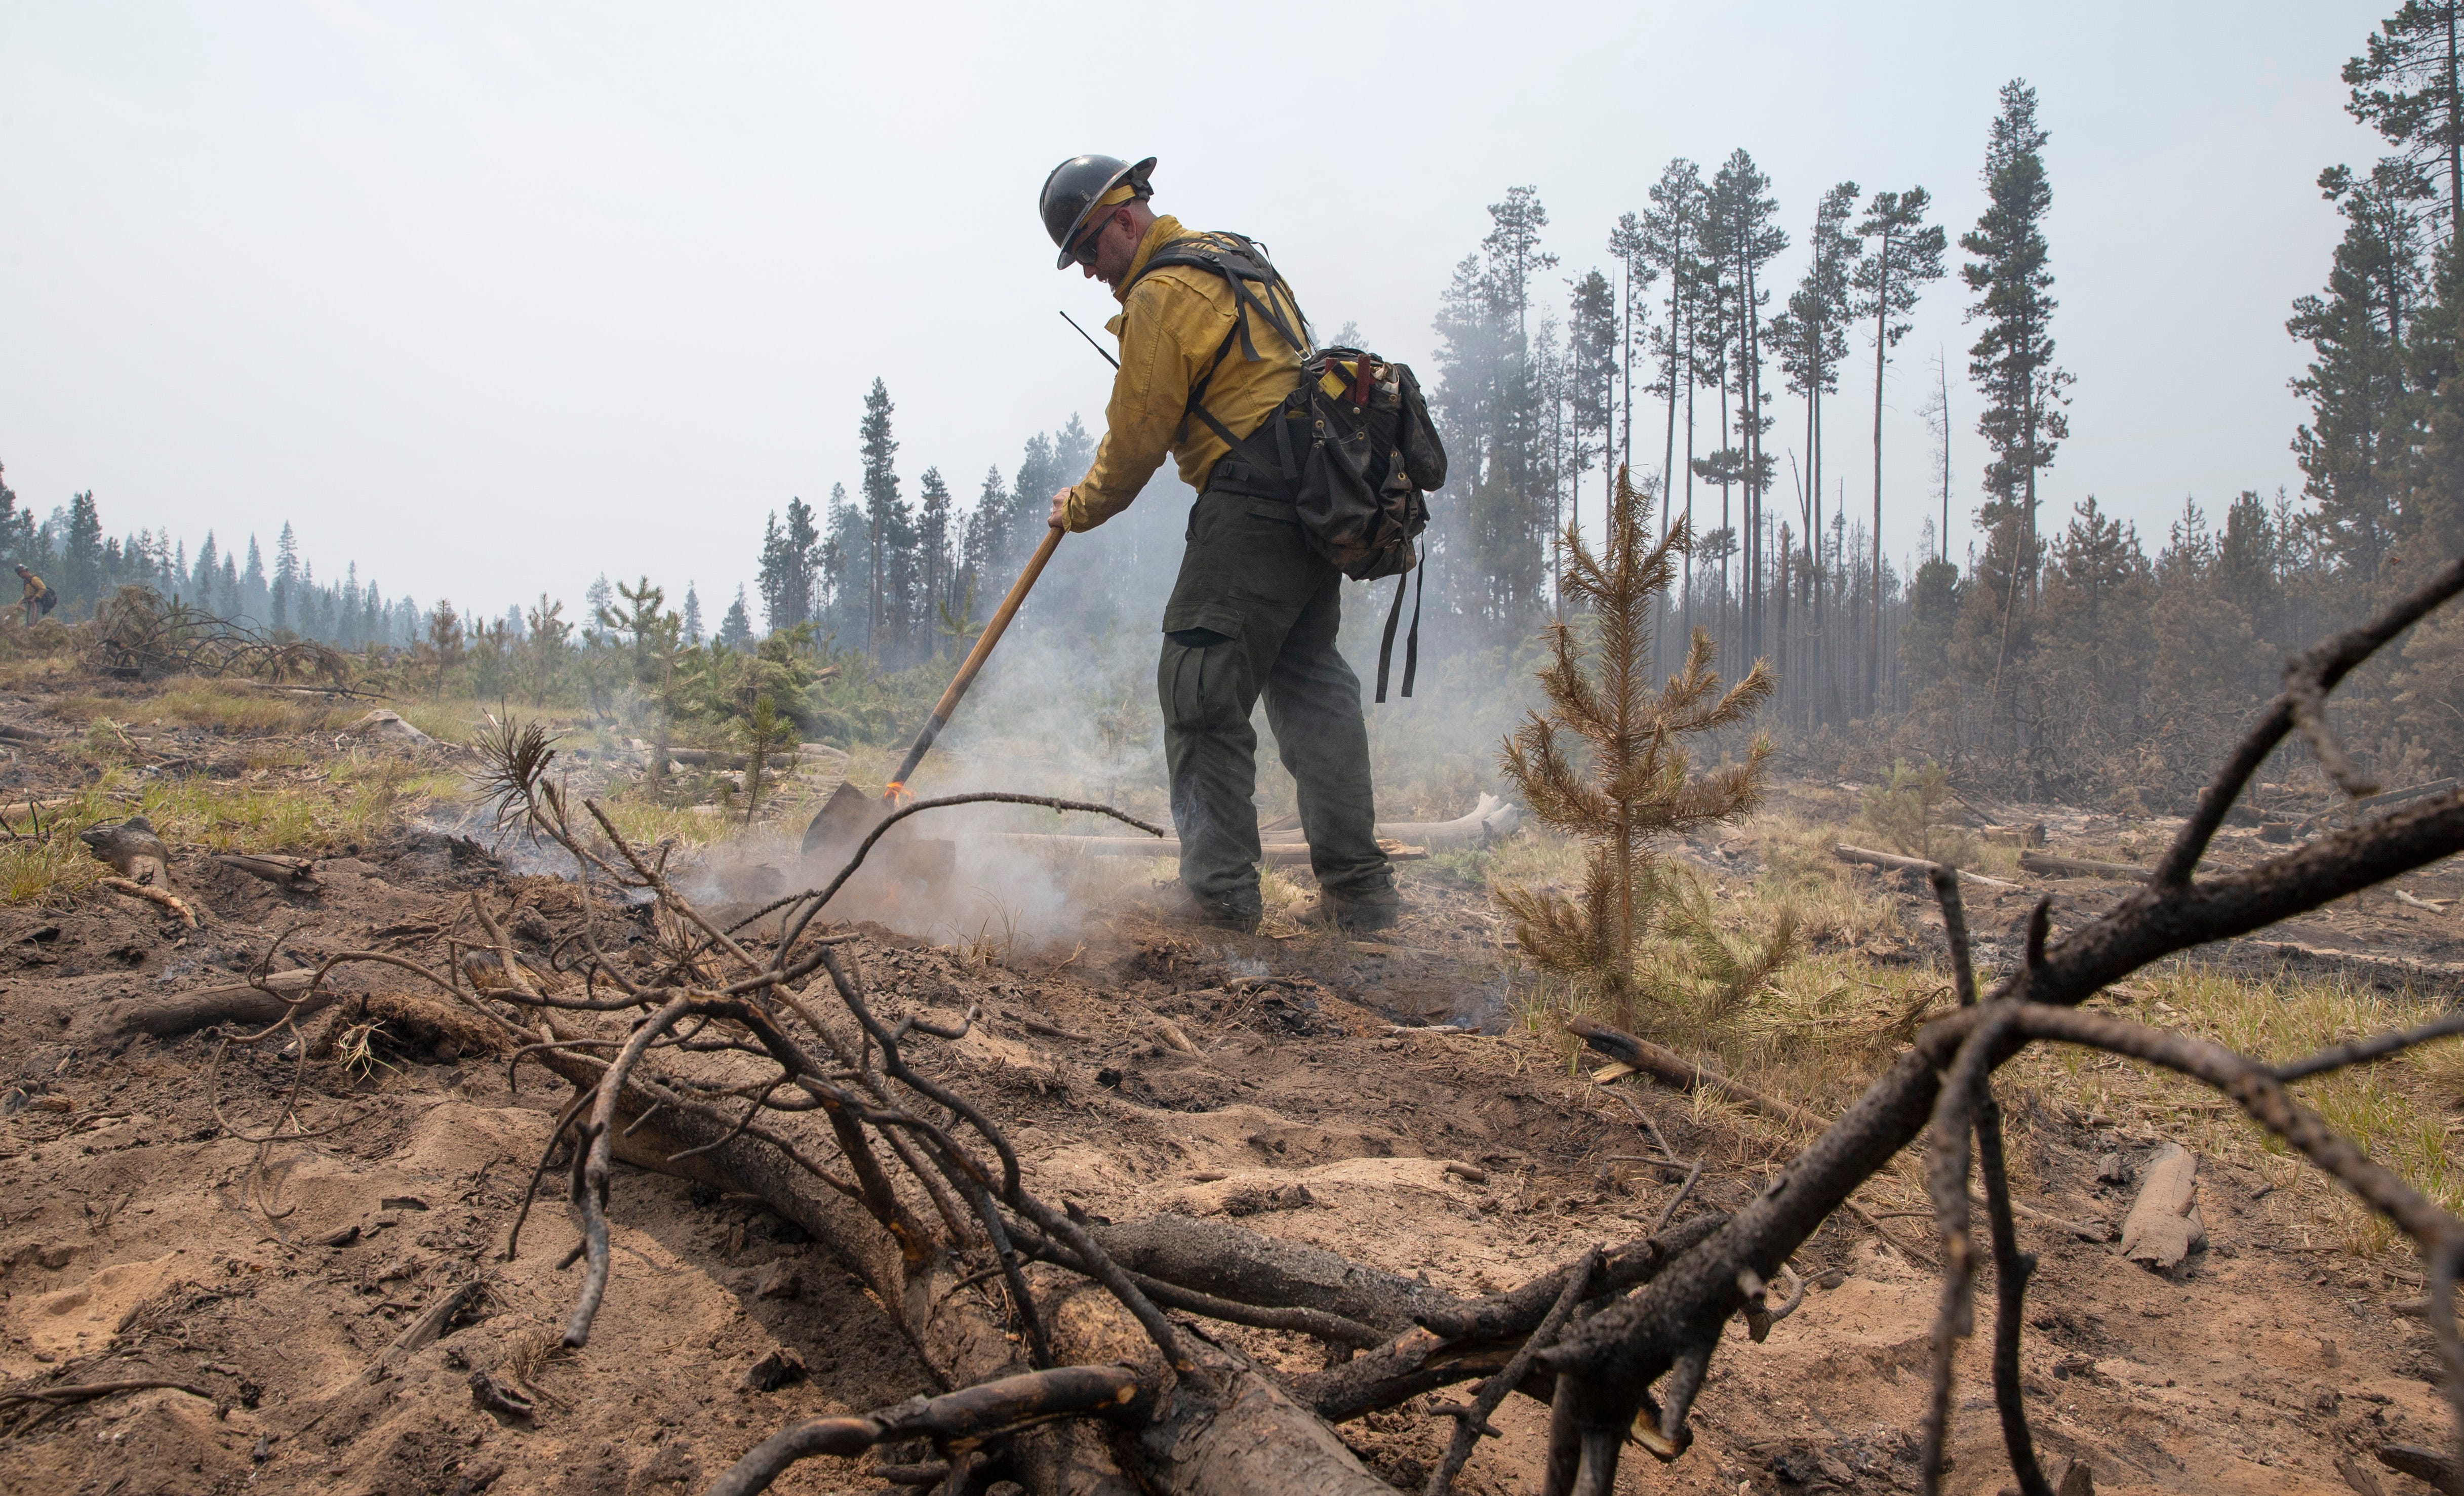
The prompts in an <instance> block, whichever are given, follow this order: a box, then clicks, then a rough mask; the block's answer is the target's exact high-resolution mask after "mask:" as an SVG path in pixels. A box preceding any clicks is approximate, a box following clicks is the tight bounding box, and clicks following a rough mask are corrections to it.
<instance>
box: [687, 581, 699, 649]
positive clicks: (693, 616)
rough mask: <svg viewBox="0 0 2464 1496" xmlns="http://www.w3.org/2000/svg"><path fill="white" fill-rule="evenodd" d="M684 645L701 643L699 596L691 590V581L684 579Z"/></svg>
mask: <svg viewBox="0 0 2464 1496" xmlns="http://www.w3.org/2000/svg"><path fill="white" fill-rule="evenodd" d="M685 643H687V644H691V645H699V644H700V643H701V594H700V593H698V592H696V591H694V590H693V579H692V578H690V577H688V578H686V579H685Z"/></svg>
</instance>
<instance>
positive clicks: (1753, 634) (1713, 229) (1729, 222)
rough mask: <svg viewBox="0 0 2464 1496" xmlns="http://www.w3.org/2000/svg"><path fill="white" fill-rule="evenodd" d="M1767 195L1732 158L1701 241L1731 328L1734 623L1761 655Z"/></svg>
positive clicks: (1770, 246)
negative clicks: (1738, 506) (1736, 523)
mask: <svg viewBox="0 0 2464 1496" xmlns="http://www.w3.org/2000/svg"><path fill="white" fill-rule="evenodd" d="M1770 192H1771V178H1769V177H1767V176H1765V175H1763V173H1762V170H1761V168H1759V167H1757V166H1756V165H1754V159H1753V157H1751V156H1749V155H1748V154H1747V153H1746V152H1745V151H1744V150H1742V149H1740V150H1736V151H1732V152H1730V153H1729V156H1728V159H1727V161H1726V162H1724V163H1722V165H1721V166H1720V169H1719V171H1718V172H1717V173H1716V174H1715V175H1714V176H1713V177H1712V179H1711V194H1710V201H1709V206H1708V211H1707V216H1706V234H1705V248H1706V250H1707V251H1708V252H1709V254H1710V258H1711V259H1712V261H1713V263H1714V264H1715V265H1716V266H1717V267H1718V274H1719V275H1720V277H1721V292H1722V300H1723V302H1724V303H1726V310H1727V313H1728V315H1729V316H1730V317H1731V318H1732V319H1733V321H1732V323H1731V325H1732V326H1733V328H1734V329H1735V339H1736V341H1735V343H1734V372H1735V394H1736V400H1737V410H1736V414H1737V445H1736V459H1735V473H1736V481H1737V482H1738V483H1739V484H1740V485H1741V487H1742V490H1743V495H1744V501H1745V512H1744V515H1743V516H1742V517H1743V519H1744V528H1743V532H1742V534H1741V536H1740V542H1741V545H1742V558H1743V571H1742V575H1741V576H1740V579H1739V581H1740V583H1741V593H1740V598H1739V602H1740V605H1741V607H1742V612H1741V613H1740V614H1739V623H1740V626H1741V633H1742V640H1743V645H1744V649H1745V652H1746V653H1748V654H1760V653H1761V652H1762V651H1763V638H1762V630H1763V622H1764V620H1763V611H1764V576H1763V571H1764V562H1765V557H1764V555H1763V507H1764V500H1765V498H1766V496H1767V495H1768V494H1769V493H1770V490H1771V473H1772V470H1773V466H1774V464H1773V463H1772V461H1771V456H1770V454H1769V453H1767V452H1765V451H1764V450H1763V437H1764V435H1765V434H1766V433H1768V432H1769V431H1770V429H1771V417H1770V416H1768V415H1766V414H1764V413H1763V408H1764V407H1765V406H1766V405H1768V404H1769V403H1770V398H1771V397H1770V396H1769V395H1767V394H1766V393H1765V392H1764V390H1763V349H1762V315H1763V307H1764V305H1765V304H1766V303H1768V302H1769V300H1770V299H1771V292H1770V291H1769V289H1768V288H1766V287H1765V286H1764V285H1763V283H1762V272H1763V268H1764V267H1765V266H1767V265H1769V264H1770V263H1771V261H1772V260H1773V259H1775V258H1777V257H1778V255H1779V253H1780V252H1781V251H1783V250H1785V249H1787V248H1788V233H1787V231H1785V230H1783V229H1781V228H1780V227H1779V225H1778V224H1777V223H1776V222H1774V221H1773V220H1774V218H1775V216H1776V215H1777V213H1778V211H1779V200H1778V199H1776V198H1774V197H1771V195H1770Z"/></svg>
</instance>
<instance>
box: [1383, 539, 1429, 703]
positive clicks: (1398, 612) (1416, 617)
mask: <svg viewBox="0 0 2464 1496" xmlns="http://www.w3.org/2000/svg"><path fill="white" fill-rule="evenodd" d="M1413 569H1414V570H1415V571H1417V572H1419V575H1420V580H1419V582H1418V583H1412V632H1411V634H1410V636H1409V637H1407V638H1406V639H1405V640H1404V641H1403V694H1404V695H1405V696H1406V697H1408V696H1410V695H1411V694H1412V678H1413V677H1414V676H1416V675H1418V674H1419V672H1420V600H1421V599H1422V598H1424V597H1426V596H1428V592H1429V567H1428V562H1427V561H1425V560H1423V561H1421V563H1420V564H1419V566H1416V567H1414V568H1413ZM1411 582H1412V579H1411V578H1409V577H1397V578H1396V579H1395V605H1394V606H1393V607H1391V608H1389V609H1387V611H1386V637H1385V638H1383V639H1381V640H1379V641H1378V643H1377V704H1378V705H1380V706H1383V705H1385V704H1386V672H1387V671H1388V670H1389V669H1390V668H1392V666H1393V665H1394V662H1395V626H1396V625H1397V624H1399V623H1401V622H1402V621H1403V588H1404V585H1405V584H1406V583H1411Z"/></svg>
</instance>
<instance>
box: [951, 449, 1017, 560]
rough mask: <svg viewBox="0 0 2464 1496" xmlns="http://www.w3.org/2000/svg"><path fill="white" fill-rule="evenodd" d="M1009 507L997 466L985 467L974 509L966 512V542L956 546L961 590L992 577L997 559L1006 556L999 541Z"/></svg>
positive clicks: (1005, 527) (1005, 531) (1001, 541)
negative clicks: (981, 485)
mask: <svg viewBox="0 0 2464 1496" xmlns="http://www.w3.org/2000/svg"><path fill="white" fill-rule="evenodd" d="M1009 507H1010V498H1009V485H1008V484H1006V483H1004V482H1002V481H1001V469H1000V467H998V466H993V467H987V468H986V469H984V486H983V487H982V488H981V489H979V490H978V491H977V494H976V507H975V508H973V509H971V510H969V511H967V523H966V539H964V540H962V541H961V542H960V543H959V546H958V572H959V582H958V586H959V589H960V590H961V591H964V590H966V589H968V588H971V587H973V586H975V585H976V584H977V583H979V581H981V579H983V578H985V577H988V576H990V575H992V573H993V571H994V569H995V567H996V564H997V559H998V558H1001V557H1005V556H1007V555H1008V554H1009V547H1008V545H1007V544H1006V543H1004V540H1003V537H1004V536H1006V535H1007V533H1008V520H1009Z"/></svg>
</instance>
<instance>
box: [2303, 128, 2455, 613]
mask: <svg viewBox="0 0 2464 1496" xmlns="http://www.w3.org/2000/svg"><path fill="white" fill-rule="evenodd" d="M2319 188H2320V191H2321V194H2322V195H2323V196H2324V197H2326V199H2327V200H2328V201H2330V202H2332V203H2334V204H2335V205H2336V208H2337V211H2338V212H2340V213H2341V214H2343V219H2344V236H2343V241H2342V242H2341V243H2339V244H2338V245H2337V246H2336V253H2335V257H2334V259H2333V260H2332V262H2331V263H2330V266H2329V270H2328V275H2327V286H2326V290H2325V292H2324V293H2323V294H2321V295H2317V296H2306V297H2301V298H2299V300H2297V301H2295V302H2294V303H2293V316H2292V318H2291V319H2289V320H2287V321H2286V322H2285V324H2284V326H2285V331H2287V332H2289V333H2291V334H2292V335H2293V336H2294V337H2295V338H2298V339H2299V340H2301V341H2304V342H2307V343H2309V344H2310V347H2311V360H2310V364H2309V367H2308V368H2307V369H2306V370H2305V371H2304V372H2303V373H2302V374H2301V376H2300V377H2299V378H2298V379H2296V380H2294V381H2293V389H2294V391H2295V392H2296V393H2297V394H2299V395H2301V396H2302V397H2304V398H2305V399H2307V400H2308V401H2309V402H2310V420H2309V421H2308V422H2307V423H2305V424H2304V425H2303V426H2302V427H2301V428H2300V429H2299V430H2298V431H2297V432H2295V434H2294V438H2293V451H2294V455H2295V459H2296V460H2297V461H2298V462H2299V464H2300V467H2301V472H2302V474H2303V477H2304V479H2305V481H2304V482H2303V484H2302V493H2303V494H2304V495H2306V496H2307V497H2309V498H2310V500H2311V501H2312V502H2314V503H2316V504H2317V505H2318V506H2319V521H2320V523H2321V526H2322V527H2323V528H2324V531H2325V533H2326V535H2327V537H2328V541H2329V544H2330V546H2331V548H2332V549H2333V551H2334V553H2335V554H2336V556H2337V557H2338V558H2339V559H2340V560H2342V561H2343V562H2344V564H2345V565H2346V566H2347V567H2348V568H2349V569H2350V570H2351V571H2352V572H2353V573H2354V574H2355V575H2357V576H2359V577H2361V578H2362V579H2364V580H2365V581H2368V580H2371V579H2375V578H2376V577H2377V576H2378V574H2379V567H2380V565H2381V563H2382V561H2384V559H2385V557H2386V555H2387V548H2388V546H2389V545H2390V544H2392V543H2393V540H2394V496H2393V493H2392V480H2393V475H2394V473H2395V470H2396V467H2397V465H2398V463H2399V461H2400V459H2401V456H2402V453H2403V451H2404V449H2405V446H2406V443H2407V441H2408V439H2409V433H2410V427H2411V423H2412V416H2413V410H2412V406H2413V404H2414V402H2413V394H2412V389H2411V387H2410V384H2409V379H2408V370H2407V367H2406V352H2407V345H2408V342H2409V341H2410V337H2411V333H2412V327H2413V322H2414V319H2416V318H2417V317H2418V316H2419V315H2420V310H2421V303H2422V301H2423V300H2424V299H2425V296H2426V292H2425V290H2424V287H2423V285H2422V275H2421V253H2422V222H2421V209H2420V208H2419V207H2418V204H2419V201H2420V188H2419V186H2418V179H2417V178H2416V177H2415V176H2414V175H2413V174H2412V173H2411V171H2410V170H2409V168H2408V167H2406V166H2405V165H2403V164H2402V163H2394V164H2386V163H2383V164H2381V165H2380V166H2379V167H2378V168H2377V169H2376V170H2374V171H2373V172H2371V174H2370V175H2369V176H2367V177H2356V176H2355V175H2354V173H2353V172H2352V170H2351V169H2350V168H2349V167H2345V166H2330V167H2329V168H2327V169H2326V170H2325V171H2322V172H2321V173H2320V174H2319Z"/></svg>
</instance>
